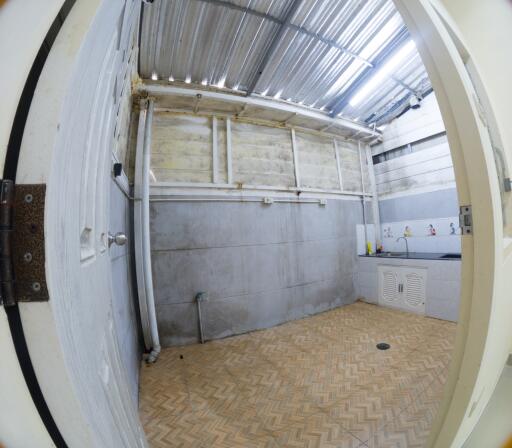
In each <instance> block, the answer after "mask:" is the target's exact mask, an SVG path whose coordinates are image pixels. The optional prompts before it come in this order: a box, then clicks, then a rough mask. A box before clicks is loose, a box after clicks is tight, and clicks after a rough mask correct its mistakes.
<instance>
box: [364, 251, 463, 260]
mask: <svg viewBox="0 0 512 448" xmlns="http://www.w3.org/2000/svg"><path fill="white" fill-rule="evenodd" d="M359 256H360V257H368V258H382V259H384V260H386V259H388V260H389V259H393V258H400V259H408V260H460V259H461V256H460V254H454V253H446V252H445V253H428V252H409V254H406V253H405V252H382V253H380V254H372V255H359Z"/></svg>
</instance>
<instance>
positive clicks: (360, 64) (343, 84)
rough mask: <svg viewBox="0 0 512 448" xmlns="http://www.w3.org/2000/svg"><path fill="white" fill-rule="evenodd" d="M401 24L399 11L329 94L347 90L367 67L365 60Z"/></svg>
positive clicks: (370, 57) (346, 70) (360, 53)
mask: <svg viewBox="0 0 512 448" xmlns="http://www.w3.org/2000/svg"><path fill="white" fill-rule="evenodd" d="M400 25H401V19H400V16H399V15H398V13H397V14H395V15H394V16H393V17H392V18H391V19H389V20H388V21H387V22H386V24H385V25H384V26H383V27H382V28H381V29H380V30H379V32H378V33H377V34H376V35H375V36H374V37H373V38H372V40H371V41H370V42H368V44H366V46H365V47H364V48H363V49H362V50H361V51H360V52H359V54H358V57H359V58H361V59H358V58H357V59H354V60H353V61H352V62H351V63H350V65H349V66H348V67H347V68H346V69H345V71H344V72H343V73H342V74H341V76H340V77H339V78H338V79H337V81H336V82H335V83H334V84H333V86H332V87H331V88H330V89H329V91H328V92H327V95H332V94H334V93H335V92H336V93H341V92H342V91H343V90H346V88H348V87H349V86H350V83H349V81H350V80H351V79H352V78H353V77H354V76H355V75H356V74H358V73H359V72H360V71H361V70H362V69H363V68H364V67H365V65H366V64H365V62H364V61H363V60H367V61H369V60H371V59H372V57H373V56H374V55H375V52H376V51H377V50H378V49H379V48H381V47H382V46H383V45H384V44H386V43H387V42H388V40H389V39H390V38H391V36H393V34H394V33H395V32H396V30H397V29H398V28H399V27H400ZM347 83H348V84H347ZM340 90H341V91H340Z"/></svg>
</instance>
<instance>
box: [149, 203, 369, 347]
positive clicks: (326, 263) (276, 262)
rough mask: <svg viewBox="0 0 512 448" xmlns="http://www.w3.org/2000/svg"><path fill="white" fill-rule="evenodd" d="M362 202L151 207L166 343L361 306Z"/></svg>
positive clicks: (157, 288)
mask: <svg viewBox="0 0 512 448" xmlns="http://www.w3.org/2000/svg"><path fill="white" fill-rule="evenodd" d="M361 222H362V213H361V204H360V202H359V200H338V199H336V200H335V199H332V200H328V201H327V206H326V207H320V206H318V205H316V204H282V203H279V204H278V203H275V204H273V205H270V206H268V205H263V204H260V203H211V202H210V203H206V202H202V203H187V202H185V203H184V202H180V203H173V202H156V203H152V204H151V246H152V262H153V282H154V290H155V300H156V308H157V317H158V325H159V332H160V337H161V341H162V343H163V345H164V346H166V345H174V344H186V343H192V342H196V341H197V340H198V319H197V310H196V303H195V301H194V298H195V295H196V294H197V293H198V292H199V291H208V292H209V296H210V299H209V302H207V303H205V304H204V307H203V312H204V331H205V336H206V338H207V339H215V338H221V337H225V336H229V335H233V334H238V333H244V332H247V331H250V330H254V329H258V328H266V327H271V326H274V325H277V324H279V323H282V322H285V321H288V320H292V319H298V318H301V317H304V316H306V315H309V314H314V313H318V312H320V311H324V310H327V309H330V308H333V307H337V306H340V305H343V304H348V303H351V302H353V301H354V300H355V298H356V294H355V290H354V285H353V274H354V267H355V265H356V262H357V258H356V255H355V254H356V238H355V228H356V224H357V223H361Z"/></svg>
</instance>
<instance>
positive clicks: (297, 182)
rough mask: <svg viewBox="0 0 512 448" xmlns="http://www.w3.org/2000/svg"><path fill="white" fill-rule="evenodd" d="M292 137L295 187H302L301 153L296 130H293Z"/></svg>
mask: <svg viewBox="0 0 512 448" xmlns="http://www.w3.org/2000/svg"><path fill="white" fill-rule="evenodd" d="M291 136H292V152H293V168H294V171H295V186H296V187H297V188H299V187H300V171H299V152H298V147H297V141H296V139H295V129H294V128H292V129H291Z"/></svg>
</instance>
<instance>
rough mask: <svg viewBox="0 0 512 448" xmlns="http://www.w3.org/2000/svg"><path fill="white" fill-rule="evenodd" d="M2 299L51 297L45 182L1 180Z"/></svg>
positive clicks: (5, 301) (9, 302) (8, 303)
mask: <svg viewBox="0 0 512 448" xmlns="http://www.w3.org/2000/svg"><path fill="white" fill-rule="evenodd" d="M0 191H1V193H0V198H1V199H0V241H1V243H0V270H1V275H2V280H1V290H0V302H1V303H3V305H5V306H13V305H15V304H16V303H17V302H41V301H47V300H48V299H49V296H48V289H47V285H46V273H45V251H44V202H45V195H46V185H44V184H37V185H36V184H34V185H16V186H15V185H14V183H13V182H12V181H10V180H2V181H1V184H0Z"/></svg>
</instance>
